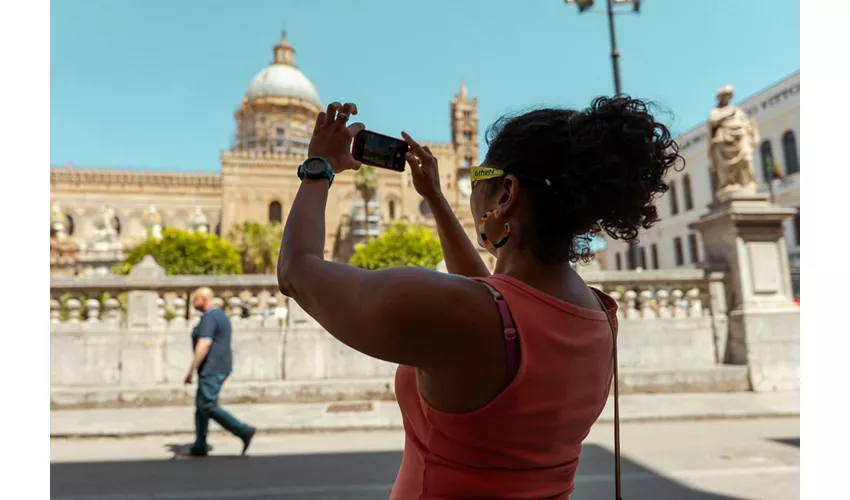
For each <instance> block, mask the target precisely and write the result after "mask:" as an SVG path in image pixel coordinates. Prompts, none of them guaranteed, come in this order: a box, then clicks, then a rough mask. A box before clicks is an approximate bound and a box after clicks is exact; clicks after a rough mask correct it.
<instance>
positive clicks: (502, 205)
mask: <svg viewBox="0 0 850 500" xmlns="http://www.w3.org/2000/svg"><path fill="white" fill-rule="evenodd" d="M519 188H520V185H519V179H517V178H516V176H514V175H511V174H508V175H507V176H506V177H505V182H503V183H502V187H501V189H500V192H499V201H498V206H499V215H500V216H503V217H509V216H510V215H511V214H512V213H513V212H514V211H516V208H517V206H518V205H519Z"/></svg>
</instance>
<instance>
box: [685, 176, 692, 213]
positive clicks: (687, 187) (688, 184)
mask: <svg viewBox="0 0 850 500" xmlns="http://www.w3.org/2000/svg"><path fill="white" fill-rule="evenodd" d="M682 185H683V186H684V187H685V211H688V210H693V208H694V196H693V193H691V176H690V175H688V174H685V176H684V177H682Z"/></svg>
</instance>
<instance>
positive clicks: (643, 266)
mask: <svg viewBox="0 0 850 500" xmlns="http://www.w3.org/2000/svg"><path fill="white" fill-rule="evenodd" d="M640 267H641V269H646V268H647V267H646V247H640Z"/></svg>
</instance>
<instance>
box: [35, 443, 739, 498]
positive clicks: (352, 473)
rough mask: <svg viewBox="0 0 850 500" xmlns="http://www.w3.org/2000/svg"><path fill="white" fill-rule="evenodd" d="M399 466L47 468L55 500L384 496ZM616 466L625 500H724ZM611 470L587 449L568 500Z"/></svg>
mask: <svg viewBox="0 0 850 500" xmlns="http://www.w3.org/2000/svg"><path fill="white" fill-rule="evenodd" d="M167 449H169V450H172V452H176V451H180V450H181V449H182V446H181V445H168V446H167ZM400 461H401V452H369V453H338V454H312V455H277V456H257V457H252V456H247V457H240V456H215V455H213V456H210V457H206V458H182V457H178V456H177V454H175V458H174V459H171V460H168V459H165V460H160V461H156V460H147V461H126V462H121V461H117V462H86V463H52V464H51V465H50V494H51V498H53V499H56V500H72V499H73V500H82V499H84V498H86V499H102V500H105V499H115V500H136V499H141V498H147V499H153V500H169V499H180V500H195V499H198V500H200V499H217V500H248V499H251V500H271V499H290V498H291V499H296V498H299V499H300V498H307V499H310V498H315V499H330V500H336V499H339V500H342V499H353V500H372V499H386V498H387V497H388V496H389V492H390V489H391V488H392V483H393V480H394V479H395V476H396V473H397V472H398V466H399V463H400ZM622 465H623V491H624V497H625V498H628V499H629V500H639V499H646V500H649V499H653V500H657V499H671V500H721V499H728V498H731V497H725V496H720V495H715V494H711V493H705V492H702V491H697V490H694V489H691V488H689V487H687V486H685V485H683V484H681V483H679V482H677V481H675V480H671V479H668V478H666V477H664V476H663V475H661V474H659V473H657V472H655V471H652V470H650V469H647V468H645V467H642V466H640V465H638V464H636V463H635V462H632V461H630V460H627V459H623V461H622ZM613 467H614V458H613V455H612V454H611V452H609V451H608V450H606V449H604V448H601V447H598V446H593V445H589V446H586V447H585V448H584V452H583V453H582V461H581V466H580V467H579V473H578V475H577V477H576V489H575V492H574V493H573V495H572V496H571V500H591V499H593V500H596V499H605V498H613V496H614V495H613V493H614V481H613ZM739 500H743V499H739Z"/></svg>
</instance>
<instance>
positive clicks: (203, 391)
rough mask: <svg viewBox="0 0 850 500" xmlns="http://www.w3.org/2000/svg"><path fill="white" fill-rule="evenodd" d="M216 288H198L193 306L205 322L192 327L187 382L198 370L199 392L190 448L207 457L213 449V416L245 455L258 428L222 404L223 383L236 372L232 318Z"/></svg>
mask: <svg viewBox="0 0 850 500" xmlns="http://www.w3.org/2000/svg"><path fill="white" fill-rule="evenodd" d="M213 299H214V296H213V292H212V290H210V289H209V288H207V287H202V288H198V289H197V290H195V293H194V295H193V299H192V305H193V306H194V307H195V309H197V310H199V311H201V312H202V313H203V316H201V321H200V322H199V323H198V326H196V327H195V329H194V330H192V347H193V349H194V351H195V356H194V358H193V359H192V366H191V367H189V373H188V374H187V375H186V383H187V384H191V383H192V377H193V376H194V375H195V372H198V393H197V395H196V396H195V444H193V445H192V448H191V449H190V450H189V453H190V454H191V455H192V456H196V457H203V456H206V455H207V453H208V452H209V447H208V446H207V431H208V430H209V423H210V419H213V420H215V421H216V422H217V423H218V424H219V425H220V426H222V427H224V428H225V429H227V430H228V431H230V432H231V433H232V434H233V435H235V436H236V437H238V438H239V439H241V440H242V454H243V455H244V454H245V452H246V451H248V446H250V444H251V439H253V438H254V434H255V433H256V432H257V429H255V428H254V427H251V426H250V425H248V424H245V423H244V422H240V421H239V420H237V419H236V418H235V417H234V416H233V415H231V414H230V413H228V412H226V411H225V410H224V409H223V408H222V407H221V406H219V405H218V394H219V392H220V391H221V385H222V384H223V383H224V381H225V380H227V377H228V376H230V372H231V371H233V351H232V350H231V348H230V335H231V333H232V332H231V326H230V318H228V317H227V315H226V314H224V311H222V310H221V309H219V308H218V307H216V305H215V302H214V300H213Z"/></svg>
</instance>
